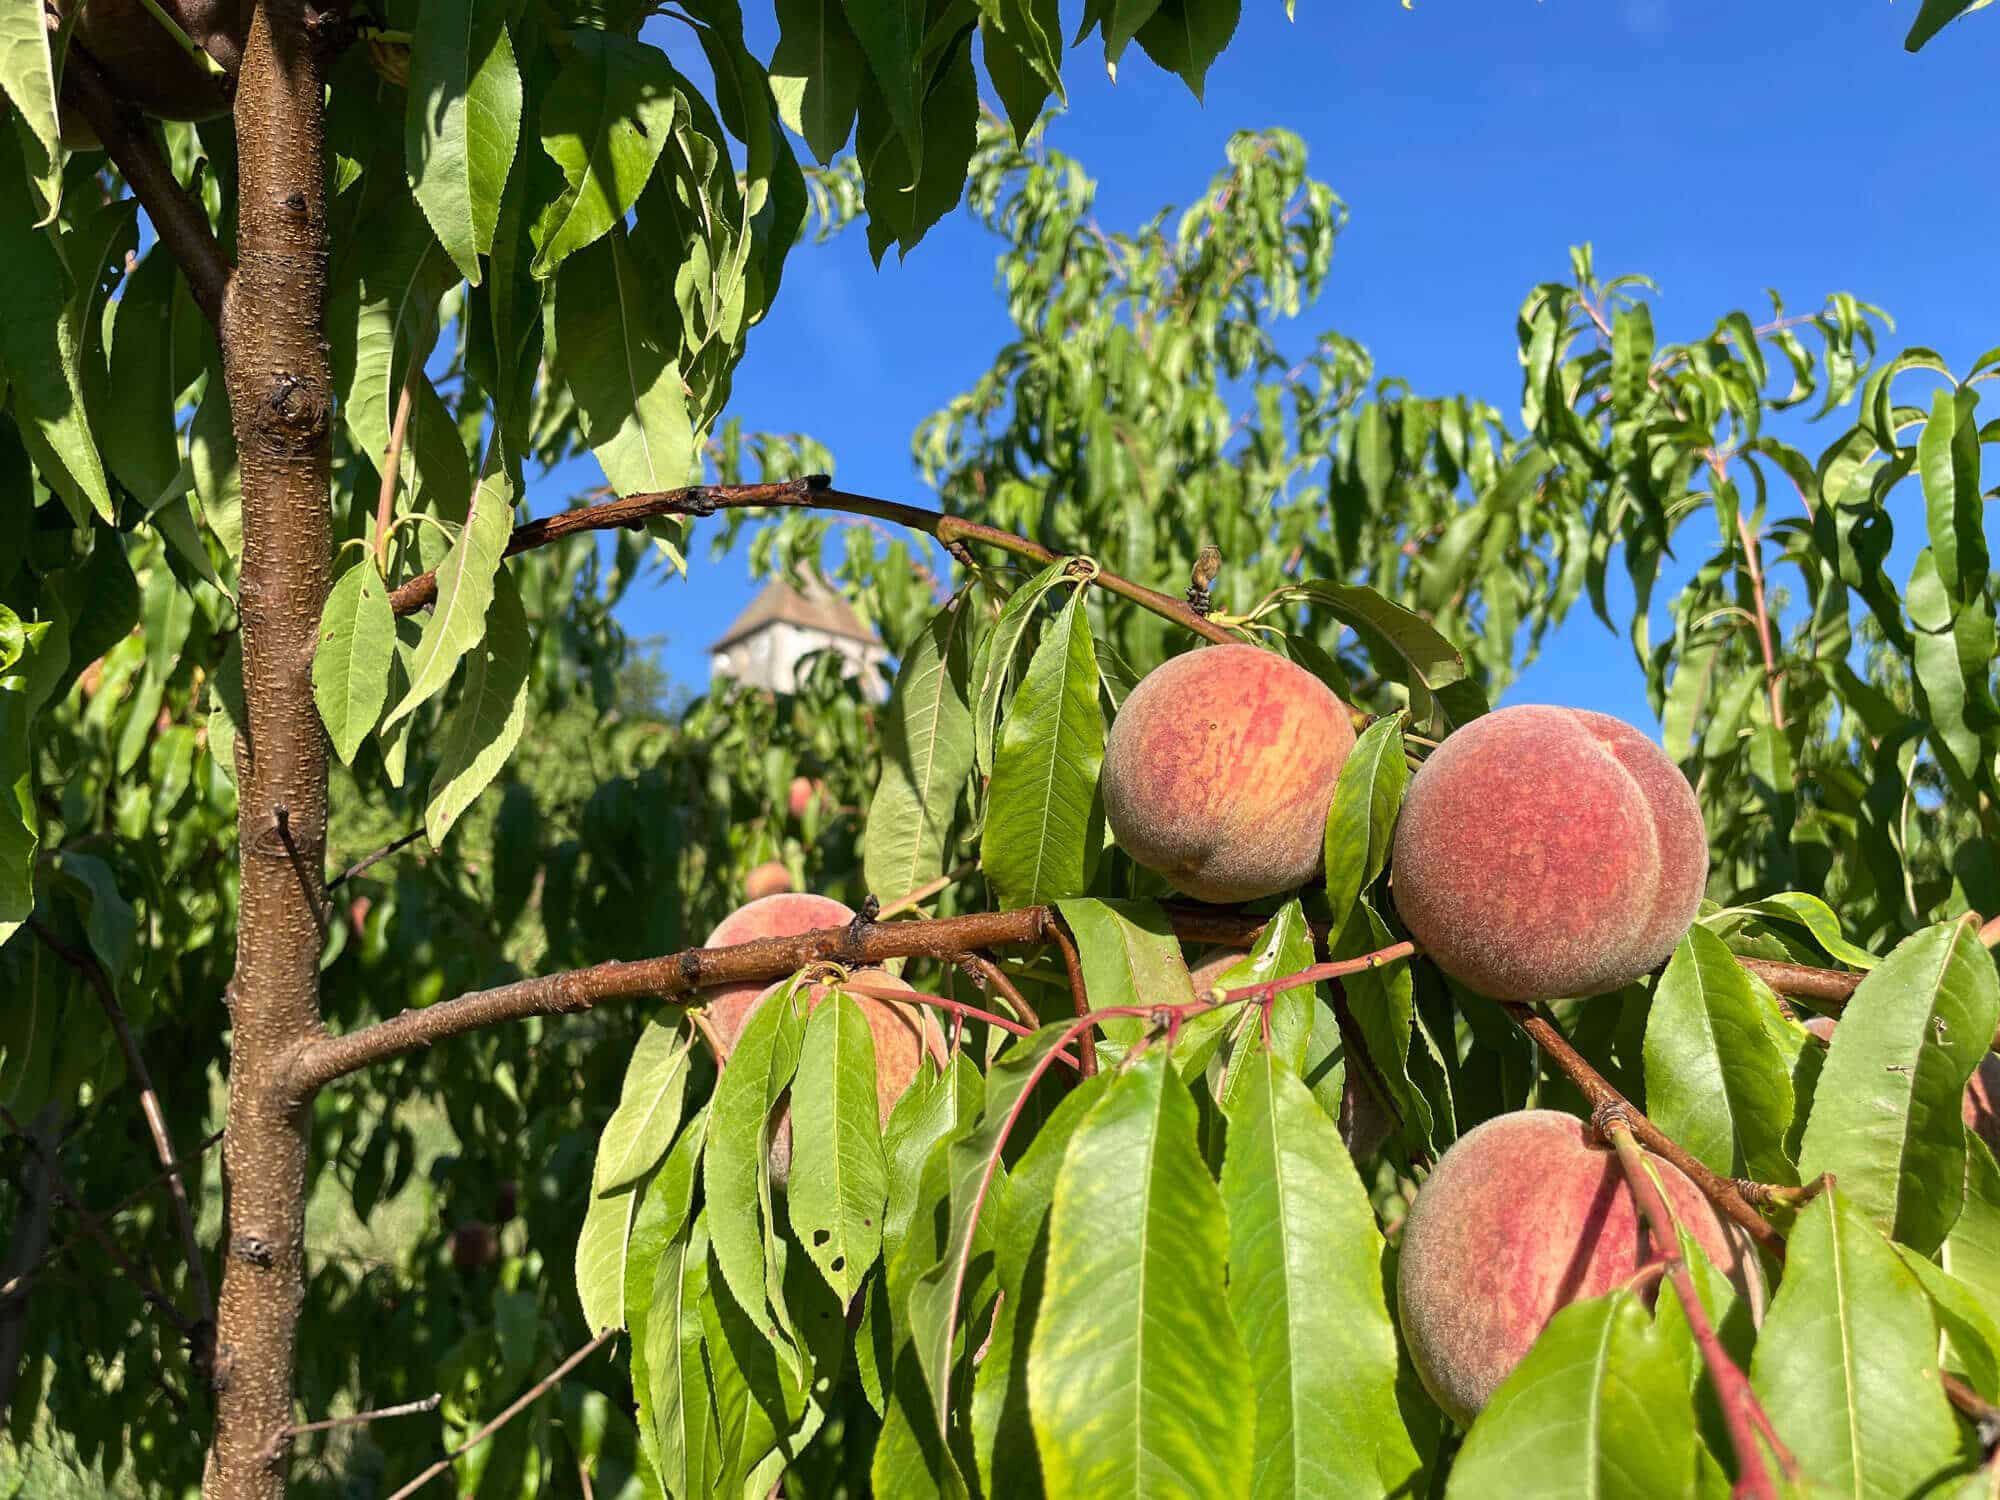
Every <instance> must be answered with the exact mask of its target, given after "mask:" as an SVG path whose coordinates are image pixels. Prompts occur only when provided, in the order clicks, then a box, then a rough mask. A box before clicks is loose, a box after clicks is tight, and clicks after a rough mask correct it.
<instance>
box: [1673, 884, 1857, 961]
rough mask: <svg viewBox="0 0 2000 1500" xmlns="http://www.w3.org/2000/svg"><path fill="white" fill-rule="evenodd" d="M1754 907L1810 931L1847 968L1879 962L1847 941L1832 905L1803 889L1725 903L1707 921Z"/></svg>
mask: <svg viewBox="0 0 2000 1500" xmlns="http://www.w3.org/2000/svg"><path fill="white" fill-rule="evenodd" d="M1742 911H1753V912H1756V913H1757V914H1758V915H1759V916H1762V917H1774V918H1776V919H1777V920H1779V921H1781V922H1793V923H1796V924H1797V925H1799V926H1800V927H1803V928H1805V930H1806V931H1807V932H1808V933H1809V934H1811V936H1812V940H1813V941H1814V942H1815V943H1818V944H1819V945H1820V947H1822V948H1824V949H1825V950H1826V952H1827V954H1828V955H1829V956H1830V957H1832V958H1833V959H1835V960H1836V961H1838V962H1840V963H1844V964H1846V965H1847V966H1848V967H1849V968H1850V969H1863V970H1866V969H1872V968H1874V967H1875V965H1876V964H1877V963H1878V962H1880V960H1879V959H1877V958H1876V957H1875V955H1874V954H1872V953H1870V952H1869V951H1868V950H1867V949H1866V948H1862V947H1858V946H1856V945H1855V944H1853V943H1850V942H1849V941H1848V940H1847V938H1846V937H1845V936H1844V935H1843V934H1842V933H1841V930H1840V918H1839V917H1837V916H1836V915H1834V911H1833V908H1832V907H1830V906H1828V905H1827V904H1826V903H1825V902H1824V901H1822V900H1820V898H1819V897H1817V896H1814V895H1811V894H1809V893H1808V892H1806V891H1780V892H1778V894H1777V895H1775V896H1765V897H1763V898H1762V899H1761V900H1757V901H1746V902H1744V903H1743V905H1742V906H1740V907H1725V908H1724V909H1723V910H1722V911H1719V912H1717V913H1715V916H1714V917H1710V918H1707V919H1705V920H1707V921H1711V922H1712V921H1714V920H1715V918H1716V917H1725V916H1727V915H1729V914H1730V913H1732V912H1742Z"/></svg>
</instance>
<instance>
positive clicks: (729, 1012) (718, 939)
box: [701, 891, 854, 1056]
mask: <svg viewBox="0 0 2000 1500" xmlns="http://www.w3.org/2000/svg"><path fill="white" fill-rule="evenodd" d="M853 920H854V909H853V908H852V907H850V906H847V905H846V904H844V903H843V902H839V901H835V900H834V899H833V898H832V897H830V896H814V895H810V894H806V893H804V892H792V891H785V892H781V893H779V894H777V895H773V896H765V897H763V898H762V899H761V900H756V901H752V902H750V903H749V904H748V905H746V906H739V907H737V908H736V910H735V911H733V912H731V913H730V914H729V915H728V916H726V917H724V918H723V919H722V920H721V921H720V922H718V923H717V924H716V927H715V931H713V932H711V933H710V934H709V935H708V941H707V942H705V943H703V944H702V946H703V947H704V948H733V947H734V946H736V944H738V943H754V942H756V941H757V940H758V939H759V938H773V937H797V936H798V935H799V934H800V933H802V932H814V931H817V930H818V929H819V928H822V927H844V926H846V925H847V924H848V923H849V922H852V921H853ZM763 993H764V986H763V985H761V984H758V983H756V982H754V981H753V982H751V983H749V984H725V985H716V986H715V987H714V988H712V989H706V990H703V991H702V992H701V996H702V1019H703V1021H704V1022H705V1023H706V1025H707V1028H708V1030H709V1032H710V1033H711V1034H712V1035H713V1037H714V1039H715V1044H716V1047H717V1050H718V1051H719V1052H720V1053H721V1054H722V1055H724V1056H726V1055H728V1051H729V1049H730V1048H731V1047H733V1046H735V1045H736V1038H737V1035H738V1033H740V1032H741V1031H742V1030H743V1021H744V1018H745V1017H746V1016H748V1015H749V1014H750V1007H751V1006H753V1005H755V1004H756V1003H757V1001H758V1000H759V999H760V998H761V997H762V995H763Z"/></svg>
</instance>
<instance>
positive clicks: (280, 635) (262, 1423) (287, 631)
mask: <svg viewBox="0 0 2000 1500" xmlns="http://www.w3.org/2000/svg"><path fill="white" fill-rule="evenodd" d="M317 20H318V17H317V15H316V14H315V13H313V12H311V11H309V10H308V9H307V7H306V5H305V3H304V0H265V3H263V4H260V5H258V7H257V10H256V14H255V16H254V17H253V19H252V21H251V24H250V34H249V37H248V40H247V43H246V45H245V48H244V57H243V71H242V76H241V80H240V84H239V87H238V90H237V97H236V134H237V141H238V174H239V175H238V182H239V187H238V230H237V272H236V276H235V279H234V281H233V283H232V286H231V291H230V295H229V299H228V302H227V305H226V308H225V311H224V317H223V327H222V335H223V337H222V342H223V359H224V369H225V373H226V375H227V379H228V383H229V401H230V410H231V413H232V415H233V417H234V421H235V428H236V444H237V450H238V454H239V462H240V463H241V466H242V476H243V574H242V586H241V605H242V614H243V696H244V703H245V706H246V709H247V715H248V720H249V722H248V723H247V724H246V725H245V726H244V732H243V733H242V734H241V735H240V736H239V738H238V741H237V752H236V753H237V786H238V789H239V794H240V797H241V807H240V810H239V812H238V818H237V840H238V849H239V857H240V860H241V869H240V872H239V873H240V879H241V881H242V903H241V909H240V918H239V921H238V929H237V940H236V976H235V979H234V981H233V982H232V984H231V986H230V996H229V1000H230V1018H231V1021H232V1023H233V1027H234V1033H233V1037H232V1041H231V1048H230V1067H229V1127H228V1133H227V1135H226V1136H225V1138H224V1141H223V1161H224V1167H225V1170H226V1172H227V1181H228V1203H229V1212H228V1217H227V1222H226V1224H225V1225H224V1230H223V1233H224V1237H225V1243H224V1246H223V1275H222V1296H221V1302H220V1308H219V1315H218V1330H217V1350H216V1373H215V1381H216V1431H215V1438H214V1443H213V1445H212V1446H211V1448H210V1450H209V1459H208V1471H207V1476H206V1479H205V1482H204V1485H203V1491H204V1494H205V1495H207V1496H208V1497H210V1500H266V1497H275V1496H278V1495H281V1494H282V1493H283V1492H284V1487H285V1475H284V1470H283V1461H282V1459H281V1458H280V1457H278V1456H276V1455H277V1454H281V1453H282V1452H283V1451H284V1450H283V1445H282V1444H279V1445H276V1451H275V1453H274V1445H273V1444H272V1442H271V1439H272V1436H273V1434H275V1433H277V1432H278V1431H279V1430H280V1429H282V1428H284V1427H285V1426H287V1425H288V1424H289V1423H290V1422H291V1419H292V1371H293V1355H294V1348H295V1343H296V1338H297V1332H298V1316H299V1306H300V1302H301V1300H302V1298H303V1295H304V1280H303V1240H304V1229H305V1175H306V1149H307V1117H306V1112H305V1107H304V1101H303V1100H302V1099H301V1098H300V1097H299V1096H298V1095H296V1094H294V1093H293V1092H292V1091H290V1090H289V1089H288V1088H287V1087H286V1086H285V1077H286V1066H285V1064H286V1062H287V1060H288V1058H289V1057H290V1055H291V1053H292V1052H293V1050H295V1049H296V1048H298V1047H299V1046H301V1045H302V1044H303V1043H305V1042H306V1041H307V1040H308V1039H310V1038H311V1037H313V1036H315V1035H317V1034H318V1032H319V1030H320V1020H319V952H320V926H319V923H320V909H321V902H322V900H323V891H322V882H323V876H322V874H321V871H322V869H323V860H324V853H325V846H326V747H325V742H324V740H323V738H322V736H321V731H320V725H319V719H318V716H317V714H316V712H315V710H314V707H313V695H312V687H311V680H310V675H309V674H310V671H311V663H312V651H313V642H314V636H315V634H316V633H317V631H318V627H319V615H320V608H321V606H322V604H323V603H324V601H325V599H326V593H327V586H328V571H329V552H330V547H331V542H330V525H329V521H328V514H327V504H328V501H327V495H328V471H329V462H330V459H329V455H330V449H329V438H328V434H329V432H330V419H331V413H332V406H333V396H332V382H331V376H330V372H329V370H328V366H327V356H326V345H325V342H324V338H323V332H322V330H323V328H324V324H325V313H326V278H327V239H326V172H325V166H324V160H323V156H324V150H323V145H324V140H325V131H324V124H325V121H324V108H323V99H324V91H323V81H324V80H323V71H324V70H323V63H322V60H321V57H320V55H319V52H318V48H317V44H316V39H315V35H314V33H315V31H316V28H317Z"/></svg>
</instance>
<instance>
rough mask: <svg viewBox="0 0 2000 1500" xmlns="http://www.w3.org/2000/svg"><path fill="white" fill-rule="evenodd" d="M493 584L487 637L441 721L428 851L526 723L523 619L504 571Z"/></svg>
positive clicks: (428, 808)
mask: <svg viewBox="0 0 2000 1500" xmlns="http://www.w3.org/2000/svg"><path fill="white" fill-rule="evenodd" d="M493 581H494V585H495V587H494V591H493V606H492V608H490V609H488V610H487V611H486V633H485V635H483V636H482V637H481V638H480V640H479V644H478V645H476V646H474V647H473V648H472V651H471V653H470V657H469V660H470V665H469V666H468V667H467V668H466V673H465V690H464V692H463V694H462V695H461V696H460V698H459V700H458V702H457V703H456V704H454V705H453V706H452V710H451V712H450V713H449V714H447V715H446V716H445V721H444V727H443V731H442V735H441V738H442V740H443V744H444V751H443V753H442V754H441V755H440V756H439V757H438V767H437V771H436V772H435V773H434V774H433V775H432V777H431V786H430V798H429V800H428V801H427V802H426V803H425V806H424V831H425V832H426V833H427V834H428V835H429V836H430V841H431V847H432V848H437V847H438V846H439V845H441V844H443V843H444V840H445V835H446V834H448V833H450V832H451V830H452V829H453V828H454V827H456V826H457V824H458V819H459V817H460V815H461V814H463V813H464V811H465V810H466V809H467V808H468V807H470V806H471V805H472V804H473V802H474V801H475V800H476V799H477V798H478V796H479V794H480V793H481V792H483V791H485V790H486V788H487V787H488V786H490V785H491V784H492V782H493V778H494V777H495V776H498V775H499V774H500V768H501V767H502V766H504V765H506V764H507V757H508V756H510V755H512V754H513V753H514V747H515V746H516V745H518V744H519V743H520V742H521V731H522V730H523V729H524V728H526V727H527V723H528V665H529V662H530V660H531V659H532V657H533V655H534V643H533V642H532V641H531V640H530V639H529V637H528V616H527V614H526V612H525V611H524V610H523V609H522V608H521V595H520V592H519V591H518V590H517V589H516V588H515V587H514V580H513V579H512V578H509V577H508V576H507V575H506V574H505V573H501V574H499V575H497V576H496V577H495V578H494V580H493Z"/></svg>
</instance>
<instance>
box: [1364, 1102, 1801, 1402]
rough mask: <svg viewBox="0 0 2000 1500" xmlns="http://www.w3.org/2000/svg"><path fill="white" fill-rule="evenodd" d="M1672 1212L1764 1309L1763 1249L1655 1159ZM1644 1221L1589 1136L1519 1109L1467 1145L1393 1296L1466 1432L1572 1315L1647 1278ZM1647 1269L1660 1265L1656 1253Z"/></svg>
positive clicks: (1416, 1216)
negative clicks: (1561, 1316)
mask: <svg viewBox="0 0 2000 1500" xmlns="http://www.w3.org/2000/svg"><path fill="white" fill-rule="evenodd" d="M1650 1159H1651V1161H1652V1164H1653V1167H1654V1169H1655V1170H1656V1171H1657V1172H1658V1173H1659V1176H1660V1181H1661V1184H1662V1186H1663V1187H1664V1188H1665V1190H1666V1198H1667V1203H1668V1206H1669V1207H1670V1208H1671V1209H1672V1210H1673V1213H1674V1217H1675V1218H1676V1219H1678V1220H1679V1221H1680V1223H1681V1225H1682V1226H1683V1227H1684V1228H1685V1229H1686V1230H1687V1232H1688V1233H1689V1234H1690V1235H1692V1236H1693V1238H1694V1239H1695V1241H1696V1243H1698V1244H1699V1245H1700V1246H1701V1248H1702V1249H1703V1250H1704V1251H1705V1252H1706V1253H1707V1254H1708V1256H1709V1258H1710V1259H1711V1260H1713V1261H1714V1262H1715V1263H1716V1265H1717V1266H1718V1267H1720V1268H1721V1269H1722V1270H1723V1271H1724V1272H1725V1273H1726V1274H1727V1275H1728V1276H1729V1278H1730V1280H1732V1281H1734V1282H1735V1283H1736V1284H1737V1287H1738V1289H1739V1290H1741V1291H1744V1292H1746V1293H1747V1294H1748V1295H1749V1296H1750V1299H1751V1306H1752V1309H1753V1311H1761V1308H1762V1302H1761V1296H1762V1281H1761V1278H1760V1273H1759V1270H1758V1268H1757V1265H1756V1259H1755V1252H1754V1250H1752V1249H1751V1247H1750V1246H1749V1244H1748V1241H1747V1239H1746V1238H1745V1237H1744V1236H1743V1235H1742V1233H1741V1231H1739V1230H1737V1229H1735V1228H1734V1226H1729V1225H1725V1224H1724V1223H1723V1221H1722V1220H1721V1219H1720V1218H1719V1217H1718V1216H1717V1215H1716V1212H1715V1210H1714V1209H1713V1208H1712V1207H1711V1206H1710V1205H1709V1203H1708V1200H1707V1199H1705V1198H1703V1197H1702V1195H1701V1190H1700V1189H1698V1188H1697V1187H1696V1186H1695V1185H1694V1184H1693V1183H1692V1182H1690V1181H1689V1180H1688V1179H1687V1178H1686V1177H1685V1176H1683V1175H1682V1173H1681V1172H1680V1170H1679V1168H1677V1167H1675V1166H1673V1165H1672V1164H1671V1163H1670V1162H1666V1161H1662V1160H1661V1159H1660V1158H1658V1157H1652V1158H1650ZM1639 1233H1640V1221H1639V1215H1638V1210H1637V1207H1636V1205H1635V1204H1634V1203H1633V1200H1632V1194H1631V1190H1630V1189H1629V1188H1627V1187H1626V1185H1625V1179H1624V1175H1623V1173H1622V1172H1621V1170H1620V1168H1619V1165H1618V1157H1617V1155H1616V1153H1615V1152H1613V1151H1612V1150H1611V1148H1610V1147H1609V1146H1605V1145H1599V1144H1596V1143H1595V1142H1594V1141H1593V1140H1592V1138H1591V1137H1590V1127H1589V1126H1588V1125H1586V1124H1585V1123H1584V1122H1583V1121H1582V1120H1579V1119H1577V1118H1575V1117H1574V1116H1573V1115H1566V1114H1561V1113H1558V1112H1557V1111H1555V1110H1523V1111H1520V1112H1518V1113H1516V1114H1509V1115H1501V1116H1499V1117H1498V1118H1496V1119H1492V1120H1488V1121H1487V1122H1486V1123H1485V1124H1483V1125H1480V1126H1478V1127H1477V1128H1476V1129H1473V1130H1471V1131H1468V1132H1467V1133H1466V1134H1465V1135H1463V1136H1461V1137H1460V1138H1459V1140H1458V1141H1457V1142H1456V1144H1454V1145H1453V1146H1452V1147H1451V1149H1450V1150H1449V1151H1447V1152H1446V1153H1445V1154H1444V1156H1443V1157H1442V1158H1441V1159H1440V1160H1439V1161H1438V1164H1437V1168H1436V1170H1434V1171H1433V1172H1432V1173H1431V1175H1430V1177H1429V1179H1428V1180H1427V1181H1426V1182H1425V1183H1424V1185H1423V1187H1422V1189H1421V1190H1419V1192H1418V1193H1417V1198H1416V1202H1415V1203H1414V1204H1412V1205H1411V1208H1410V1216H1409V1218H1408V1220H1407V1221H1406V1222H1405V1224H1404V1227H1403V1240H1402V1249H1401V1253H1400V1256H1399V1259H1398V1269H1397V1276H1396V1296H1397V1302H1398V1305H1399V1307H1400V1309H1401V1320H1402V1326H1403V1335H1404V1338H1405V1340H1406V1341H1407V1342H1408V1344H1409V1348H1410V1356H1411V1359H1412V1361H1413V1362H1414V1363H1415V1365H1416V1369H1417V1374H1418V1376H1419V1377H1420V1378H1421V1379H1422V1381H1423V1383H1424V1388H1425V1389H1426V1390H1428V1391H1429V1392H1430V1393H1431V1396H1432V1397H1433V1398H1434V1399H1435V1400H1436V1401H1437V1403H1438V1405H1440V1406H1441V1407H1443V1408H1444V1409H1445V1411H1447V1412H1448V1413H1450V1414H1451V1416H1452V1418H1453V1420H1455V1421H1457V1422H1459V1423H1461V1424H1465V1423H1470V1422H1471V1421H1472V1419H1473V1418H1474V1417H1476V1416H1477V1415H1478V1414H1479V1412H1480V1411H1481V1410H1482V1409H1483V1408H1484V1407H1485V1405H1486V1402H1487V1400H1488V1399H1489V1398H1490V1397H1491V1396H1492V1394H1493V1392H1494V1391H1495V1390H1496V1389H1497V1388H1498V1387H1499V1385H1500V1382H1501V1381H1503V1380H1505V1379H1506V1378H1507V1376H1508V1374H1509V1373H1510V1372H1511V1371H1512V1370H1513V1368H1514V1366H1515V1365H1517V1364H1519V1363H1520V1361H1521V1358H1522V1356H1523V1355H1525V1354H1526V1353H1527V1352H1528V1349H1529V1346H1530V1345H1532V1344H1533V1343H1534V1342H1535V1339H1536V1337H1537V1336H1538V1335H1539V1334H1540V1333H1541V1331H1542V1329H1543V1328H1544V1327H1545V1326H1547V1324H1548V1321H1549V1319H1550V1318H1552V1317H1554V1316H1555V1314H1556V1313H1557V1312H1558V1311H1560V1310H1561V1309H1562V1308H1563V1307H1565V1306H1567V1305H1568V1304H1570V1303H1572V1302H1576V1301H1580V1300H1581V1299H1583V1298H1586V1297H1596V1296H1600V1295H1602V1294H1603V1293H1605V1292H1608V1291H1610V1290H1611V1289H1612V1288H1613V1287H1616V1286H1618V1285H1619V1284H1620V1283H1622V1282H1625V1281H1628V1280H1630V1279H1631V1278H1632V1276H1633V1275H1634V1274H1635V1273H1637V1271H1638V1270H1639V1268H1640V1265H1641V1260H1640V1256H1639ZM1647 1248H1648V1252H1649V1253H1648V1254H1647V1256H1646V1257H1645V1263H1647V1264H1650V1263H1652V1262H1653V1261H1655V1260H1658V1259H1660V1258H1661V1257H1660V1256H1659V1254H1658V1253H1657V1251H1654V1250H1653V1248H1652V1246H1651V1245H1650V1243H1649V1244H1648V1247H1647Z"/></svg>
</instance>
